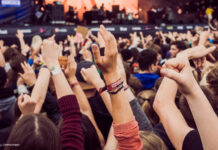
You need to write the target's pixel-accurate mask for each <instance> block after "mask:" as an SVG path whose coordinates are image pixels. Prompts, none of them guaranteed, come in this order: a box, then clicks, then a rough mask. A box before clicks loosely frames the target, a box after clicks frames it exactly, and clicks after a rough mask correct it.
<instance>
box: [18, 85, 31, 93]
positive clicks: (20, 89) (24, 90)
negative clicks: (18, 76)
mask: <svg viewBox="0 0 218 150" xmlns="http://www.w3.org/2000/svg"><path fill="white" fill-rule="evenodd" d="M17 90H18V94H19V95H21V94H29V91H28V90H27V87H26V86H25V85H18V87H17Z"/></svg>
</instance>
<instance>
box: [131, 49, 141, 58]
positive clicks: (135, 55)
mask: <svg viewBox="0 0 218 150" xmlns="http://www.w3.org/2000/svg"><path fill="white" fill-rule="evenodd" d="M131 52H132V56H133V61H137V60H138V57H139V51H138V49H137V48H132V49H131Z"/></svg>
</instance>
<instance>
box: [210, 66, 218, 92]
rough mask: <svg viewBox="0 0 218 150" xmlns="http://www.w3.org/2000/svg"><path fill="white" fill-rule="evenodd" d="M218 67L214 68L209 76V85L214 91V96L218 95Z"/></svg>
mask: <svg viewBox="0 0 218 150" xmlns="http://www.w3.org/2000/svg"><path fill="white" fill-rule="evenodd" d="M217 77H218V67H217V66H216V67H214V68H213V69H212V70H211V71H210V72H209V73H208V75H207V83H208V84H209V88H210V89H211V90H212V91H213V93H214V95H215V96H217V95H218V91H217V89H218V78H217Z"/></svg>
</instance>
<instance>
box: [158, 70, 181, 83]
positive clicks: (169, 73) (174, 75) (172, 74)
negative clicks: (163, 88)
mask: <svg viewBox="0 0 218 150" xmlns="http://www.w3.org/2000/svg"><path fill="white" fill-rule="evenodd" d="M160 72H161V74H162V75H164V76H165V77H168V78H170V79H173V80H175V81H176V82H178V83H181V76H180V74H179V73H178V72H176V71H174V70H171V69H165V68H164V69H161V71H160Z"/></svg>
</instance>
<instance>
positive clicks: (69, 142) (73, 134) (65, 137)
mask: <svg viewBox="0 0 218 150" xmlns="http://www.w3.org/2000/svg"><path fill="white" fill-rule="evenodd" d="M58 104H59V107H60V111H61V114H62V118H63V124H62V129H61V142H62V150H68V149H69V150H83V149H84V138H83V131H82V127H81V113H80V109H79V105H78V102H77V99H76V97H75V96H74V95H68V96H63V97H61V98H60V99H59V100H58Z"/></svg>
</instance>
